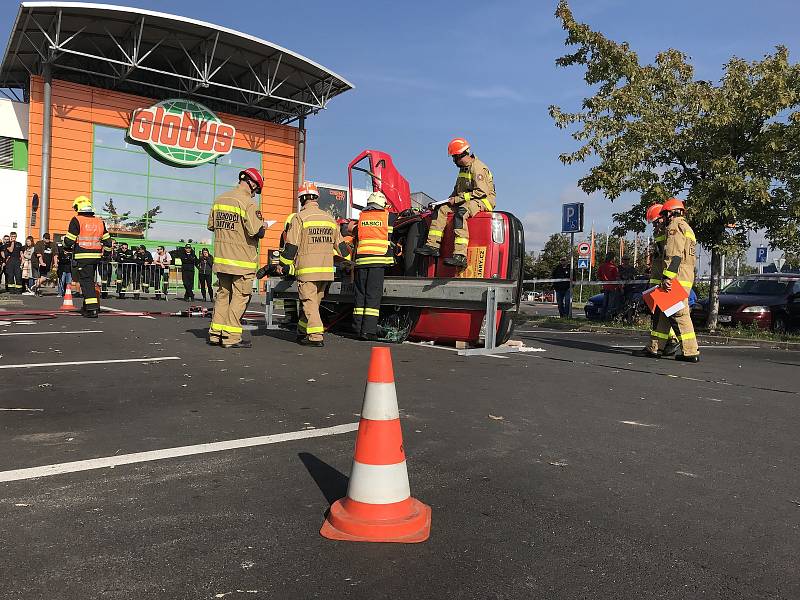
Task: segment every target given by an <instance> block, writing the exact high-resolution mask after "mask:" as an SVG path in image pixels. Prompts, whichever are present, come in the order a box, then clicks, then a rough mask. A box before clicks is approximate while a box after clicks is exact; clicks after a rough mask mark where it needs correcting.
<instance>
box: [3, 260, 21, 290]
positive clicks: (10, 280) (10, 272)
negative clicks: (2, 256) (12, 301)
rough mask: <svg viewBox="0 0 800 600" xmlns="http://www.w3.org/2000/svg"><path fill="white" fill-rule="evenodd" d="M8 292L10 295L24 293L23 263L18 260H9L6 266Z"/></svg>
mask: <svg viewBox="0 0 800 600" xmlns="http://www.w3.org/2000/svg"><path fill="white" fill-rule="evenodd" d="M5 273H6V292H8V293H9V294H21V293H22V263H21V262H20V261H18V260H13V259H12V260H9V261H8V262H7V263H6V266H5Z"/></svg>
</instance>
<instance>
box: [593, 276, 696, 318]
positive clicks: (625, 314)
mask: <svg viewBox="0 0 800 600" xmlns="http://www.w3.org/2000/svg"><path fill="white" fill-rule="evenodd" d="M636 279H637V280H639V281H641V283H635V284H632V285H630V286H628V288H629V290H628V295H627V296H626V298H625V299H623V301H622V304H621V305H620V306H618V307H617V309H616V310H613V311H611V313H610V314H608V315H606V320H610V319H614V318H617V317H622V318H623V319H625V320H631V321H632V320H633V317H634V316H635V315H636V314H643V313H648V312H649V310H648V308H647V305H646V304H645V303H644V300H642V292H644V291H645V290H648V289H649V288H651V287H653V286H652V284H650V283H649V278H648V277H647V276H646V275H643V276H640V277H637V278H636ZM696 301H697V294H696V293H695V291H694V289H692V290H691V291H690V292H689V306H690V307H691V306H693V305H694V304H695V302H696ZM583 311H584V312H585V313H586V318H587V319H589V320H590V321H602V320H603V294H602V293H601V294H597V295H595V296H592V297H591V298H589V299H588V300H587V301H586V306H584V308H583Z"/></svg>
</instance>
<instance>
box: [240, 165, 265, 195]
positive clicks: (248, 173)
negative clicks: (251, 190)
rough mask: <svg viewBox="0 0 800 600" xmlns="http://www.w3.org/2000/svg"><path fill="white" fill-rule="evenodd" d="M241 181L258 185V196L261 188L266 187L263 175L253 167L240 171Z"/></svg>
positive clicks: (256, 190)
mask: <svg viewBox="0 0 800 600" xmlns="http://www.w3.org/2000/svg"><path fill="white" fill-rule="evenodd" d="M239 181H252V182H253V183H254V184H255V185H256V189H255V192H256V194H260V193H261V188H263V187H264V178H263V177H261V173H259V172H258V169H254V168H253V167H250V168H249V169H245V170H244V171H240V172H239Z"/></svg>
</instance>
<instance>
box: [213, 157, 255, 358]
mask: <svg viewBox="0 0 800 600" xmlns="http://www.w3.org/2000/svg"><path fill="white" fill-rule="evenodd" d="M263 186H264V179H263V178H262V177H261V173H259V172H258V170H257V169H253V168H250V169H245V170H244V171H242V172H240V173H239V185H238V186H236V187H235V188H234V189H232V190H231V191H229V192H226V193H224V194H222V195H221V196H219V197H218V198H217V199H216V200H214V205H213V206H212V207H211V212H210V213H209V215H208V229H209V231H213V232H214V257H215V258H214V267H213V269H214V272H215V273H216V274H217V286H218V287H217V297H216V300H215V302H214V315H213V316H212V318H211V327H210V328H209V330H208V343H209V344H212V345H215V346H222V347H224V348H249V347H250V346H251V343H250V341H249V340H242V316H243V315H244V311H245V309H246V308H247V304H248V302H250V296H251V294H252V292H253V278H254V277H255V273H256V269H257V268H258V241H259V240H260V239H261V238H263V237H264V232H265V228H264V223H263V221H262V217H261V212H260V211H259V210H258V209H257V206H256V203H255V201H254V200H253V198H254V197H255V195H256V194H260V193H261V188H262V187H263Z"/></svg>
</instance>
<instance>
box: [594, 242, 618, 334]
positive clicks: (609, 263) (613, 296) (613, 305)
mask: <svg viewBox="0 0 800 600" xmlns="http://www.w3.org/2000/svg"><path fill="white" fill-rule="evenodd" d="M597 275H598V279H600V281H619V269H617V265H616V264H614V255H613V254H612V253H611V252H609V253H608V254H606V261H605V262H604V263H603V264H602V265H600V268H599V269H598V270H597ZM619 296H620V289H619V284H611V283H606V284H604V285H603V319H607V318H608V315H609V313H610V312H612V311H614V310H616V309H617V306H618V300H619Z"/></svg>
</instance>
